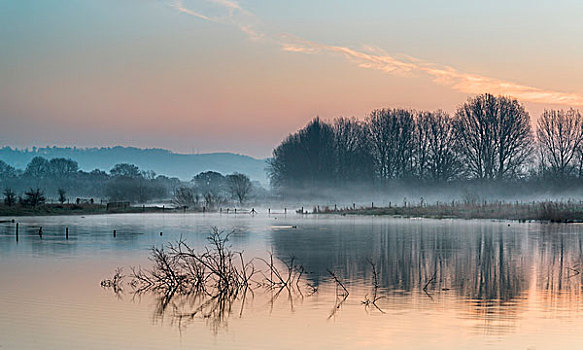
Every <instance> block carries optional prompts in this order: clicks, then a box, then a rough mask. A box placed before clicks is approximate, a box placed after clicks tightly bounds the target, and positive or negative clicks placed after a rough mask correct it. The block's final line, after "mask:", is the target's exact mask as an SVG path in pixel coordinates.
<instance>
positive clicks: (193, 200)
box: [172, 186, 200, 207]
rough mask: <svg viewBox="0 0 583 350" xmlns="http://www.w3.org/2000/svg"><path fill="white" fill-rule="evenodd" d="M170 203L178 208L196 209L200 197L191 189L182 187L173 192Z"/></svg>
mask: <svg viewBox="0 0 583 350" xmlns="http://www.w3.org/2000/svg"><path fill="white" fill-rule="evenodd" d="M172 203H173V204H175V205H177V206H179V207H198V206H199V204H200V195H199V194H198V192H196V191H195V190H194V189H193V188H190V187H186V186H182V187H178V188H177V189H176V190H175V191H174V198H172Z"/></svg>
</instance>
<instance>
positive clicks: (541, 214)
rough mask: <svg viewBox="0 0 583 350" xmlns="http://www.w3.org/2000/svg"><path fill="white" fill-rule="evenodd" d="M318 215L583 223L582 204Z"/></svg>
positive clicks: (429, 207)
mask: <svg viewBox="0 0 583 350" xmlns="http://www.w3.org/2000/svg"><path fill="white" fill-rule="evenodd" d="M314 213H316V214H342V215H388V216H396V217H423V218H436V219H446V218H455V219H499V220H518V221H546V222H562V223H573V222H583V203H582V202H574V201H567V202H562V201H561V202H558V201H545V202H528V203H523V202H514V203H508V202H499V201H498V202H483V203H479V204H477V203H465V202H452V203H447V204H431V205H423V206H422V205H416V206H415V205H410V206H391V207H379V208H377V207H374V208H372V207H360V208H341V209H337V210H334V209H330V208H327V207H325V208H324V209H322V210H319V211H318V210H316V211H315V212H314Z"/></svg>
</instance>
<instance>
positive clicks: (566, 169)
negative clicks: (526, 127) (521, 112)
mask: <svg viewBox="0 0 583 350" xmlns="http://www.w3.org/2000/svg"><path fill="white" fill-rule="evenodd" d="M536 136H537V141H538V150H539V153H540V160H541V166H542V168H543V169H544V170H545V171H546V172H550V173H551V174H552V175H553V176H558V177H560V178H564V177H565V176H569V175H573V174H574V172H575V170H579V169H581V165H580V164H577V163H579V162H578V160H579V159H578V157H577V155H578V153H579V152H580V150H581V147H582V145H583V118H582V117H581V114H580V113H579V111H575V110H574V109H570V110H568V111H563V110H559V111H556V110H545V111H544V112H543V114H542V115H541V116H540V118H539V119H538V121H537V132H536Z"/></svg>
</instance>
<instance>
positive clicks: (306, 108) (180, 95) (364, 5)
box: [0, 0, 583, 157]
mask: <svg viewBox="0 0 583 350" xmlns="http://www.w3.org/2000/svg"><path fill="white" fill-rule="evenodd" d="M581 18H583V2H582V1H578V0H570V1H566V0H565V1H561V0H555V1H536V0H529V1H527V0H512V1H509V0H504V1H500V0H490V1H475V0H467V1H463V2H462V1H457V0H424V1H422V0H403V1H388V0H384V1H383V0H374V1H372V0H361V1H341V0H295V1H293V2H289V1H275V0H182V1H180V0H92V1H91V0H83V1H82V0H67V1H65V0H51V1H47V0H28V1H17V0H0V145H8V146H16V147H31V146H46V145H51V146H52V145H58V146H81V147H90V146H112V145H124V146H136V147H147V148H149V147H160V148H166V149H170V150H173V151H176V152H181V153H206V152H223V151H228V152H235V153H242V154H248V155H251V156H255V157H267V156H269V155H270V154H271V151H272V149H273V147H275V146H276V145H277V144H278V143H279V142H280V141H281V140H282V139H283V138H284V137H285V136H287V135H288V134H289V133H291V132H294V131H295V130H297V129H298V128H301V127H302V126H304V125H305V124H306V122H308V121H309V120H310V119H312V118H313V117H315V116H320V117H321V118H323V119H325V120H331V119H333V118H334V117H337V116H347V117H351V116H354V117H356V118H359V119H364V118H365V117H366V116H367V114H368V113H370V111H371V110H373V109H375V108H383V107H391V108H392V107H394V108H414V109H417V110H436V109H443V110H445V111H447V112H449V113H454V112H455V110H456V108H457V107H458V106H459V105H460V104H462V103H463V102H464V101H465V100H466V99H467V98H468V97H471V96H473V95H476V94H478V93H484V92H489V93H492V94H495V95H499V94H501V95H507V96H512V97H515V98H517V99H518V100H519V101H521V102H522V103H523V104H524V105H525V107H526V109H527V111H528V112H529V113H530V114H531V118H532V119H533V121H534V120H536V118H537V117H538V116H539V115H540V113H541V112H542V111H543V110H544V109H545V108H570V107H574V108H580V109H583V65H582V64H581V62H583V45H582V44H583V42H582V39H581V38H583V21H582V20H581Z"/></svg>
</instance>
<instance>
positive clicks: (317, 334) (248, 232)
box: [0, 213, 583, 350]
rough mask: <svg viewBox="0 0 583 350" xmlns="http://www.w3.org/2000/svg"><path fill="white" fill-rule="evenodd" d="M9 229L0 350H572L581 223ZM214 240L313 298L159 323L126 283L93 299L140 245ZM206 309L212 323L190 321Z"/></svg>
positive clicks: (122, 224) (222, 219)
mask: <svg viewBox="0 0 583 350" xmlns="http://www.w3.org/2000/svg"><path fill="white" fill-rule="evenodd" d="M10 219H11V218H10ZM16 219H17V221H18V223H19V236H18V241H16V236H15V224H14V223H10V222H6V223H0V277H1V280H0V310H2V311H1V312H0V349H2V350H4V349H106V348H107V349H180V348H185V349H186V348H189V349H190V348H204V349H266V348H278V349H322V348H334V349H354V348H361V349H389V348H390V349H395V348H397V349H556V348H563V349H579V348H581V347H583V335H582V334H583V317H582V316H583V298H582V286H583V284H582V282H583V274H582V273H581V272H582V270H583V251H582V249H583V242H582V238H583V235H582V233H583V226H581V225H578V224H572V225H568V224H541V223H517V222H507V221H480V220H468V221H464V220H430V219H400V218H389V217H364V216H337V215H320V216H318V215H309V216H302V215H299V214H290V213H288V214H287V215H284V214H282V213H279V214H278V213H275V214H271V215H267V214H264V213H260V214H257V215H255V216H251V215H245V214H244V215H241V214H238V215H233V214H230V215H225V214H223V215H220V214H206V215H205V214H127V215H124V214H119V215H103V216H86V217H80V216H62V217H55V216H54V217H22V218H16ZM41 226H42V232H43V235H42V238H41V237H40V236H39V234H38V232H39V228H40V227H41ZM67 227H68V229H69V239H68V240H67V239H65V229H66V228H67ZM212 227H217V228H218V229H219V230H222V231H225V232H232V234H231V236H230V240H229V244H230V245H231V246H232V249H233V250H236V251H244V256H245V257H246V258H247V259H251V258H253V257H257V258H263V259H266V260H268V259H269V256H270V253H272V254H273V256H274V258H275V260H276V263H277V264H278V266H279V267H280V268H281V269H282V270H284V269H285V265H284V263H283V262H289V261H290V259H291V257H294V258H295V260H294V261H295V263H296V264H298V265H301V266H302V268H303V269H304V270H305V273H304V274H303V275H302V276H301V279H302V286H310V288H312V289H310V288H307V287H306V288H303V287H302V288H299V290H296V289H293V288H292V289H291V290H288V289H287V288H284V289H283V290H277V289H273V288H267V287H262V286H259V285H257V286H255V287H254V288H253V290H251V291H249V292H248V293H246V295H245V298H237V299H236V300H232V301H231V302H229V303H227V304H226V305H225V304H222V305H219V306H217V305H213V304H212V302H211V303H210V304H209V303H207V302H209V300H208V298H206V299H205V298H204V297H201V296H200V295H198V296H192V297H188V296H176V297H173V298H172V300H169V302H168V303H167V307H165V308H161V307H160V305H161V304H160V296H159V295H156V294H155V293H142V294H135V293H133V288H132V286H131V285H130V284H129V283H125V284H123V285H122V290H121V291H120V292H119V293H116V292H115V291H114V290H112V288H105V287H102V286H101V285H100V282H101V281H102V280H104V279H108V278H111V277H112V276H113V274H114V272H115V270H116V268H117V267H122V268H123V271H124V273H126V274H128V273H129V272H130V267H131V266H141V267H142V268H145V269H149V268H151V266H152V261H151V260H149V257H150V254H151V248H152V247H153V246H157V247H160V246H163V245H165V244H167V243H168V242H176V241H177V240H179V239H182V240H184V242H186V243H187V244H188V245H190V246H191V247H194V248H195V249H197V250H200V251H202V249H203V247H204V246H206V245H207V243H208V242H207V241H206V237H207V236H208V235H209V233H210V232H211V228H212ZM113 230H116V235H115V237H114V235H113ZM161 232H162V235H161V234H160V233H161ZM254 264H255V266H256V269H258V270H263V271H267V270H266V267H265V264H264V263H263V262H262V261H261V260H255V263H254ZM331 272H332V273H333V274H334V275H335V276H336V277H337V278H338V280H339V281H340V282H341V283H342V285H343V286H345V288H346V289H347V290H348V293H349V294H348V295H346V293H344V292H343V291H342V288H341V287H340V286H339V284H338V283H337V282H336V281H335V280H334V278H333V277H332V275H331ZM266 273H267V272H266ZM256 276H257V279H261V278H262V277H261V275H260V274H257V275H256ZM375 281H376V282H375ZM375 285H376V288H375ZM375 295H376V298H375V297H374V296H375ZM373 299H374V301H375V302H374V304H373V303H372V300H373ZM204 303H207V304H205V306H204V307H206V308H212V310H211V311H209V312H203V313H197V314H195V315H193V313H192V310H197V309H199V308H200V306H201V304H204ZM209 305H210V306H209ZM185 315H190V317H185Z"/></svg>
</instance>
